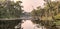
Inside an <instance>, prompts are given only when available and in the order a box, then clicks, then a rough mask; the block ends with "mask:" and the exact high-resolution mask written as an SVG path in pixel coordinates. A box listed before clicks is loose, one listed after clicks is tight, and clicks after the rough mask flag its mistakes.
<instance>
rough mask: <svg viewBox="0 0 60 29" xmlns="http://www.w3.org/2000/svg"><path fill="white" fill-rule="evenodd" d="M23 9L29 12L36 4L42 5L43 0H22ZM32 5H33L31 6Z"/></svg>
mask: <svg viewBox="0 0 60 29" xmlns="http://www.w3.org/2000/svg"><path fill="white" fill-rule="evenodd" d="M22 2H23V3H22V5H23V7H24V8H23V10H24V11H26V12H31V11H32V10H33V8H36V7H37V6H43V3H44V1H43V0H22ZM32 6H33V7H32Z"/></svg>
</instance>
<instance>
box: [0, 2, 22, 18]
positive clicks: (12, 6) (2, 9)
mask: <svg viewBox="0 0 60 29" xmlns="http://www.w3.org/2000/svg"><path fill="white" fill-rule="evenodd" d="M21 14H22V10H21V1H17V2H16V3H15V2H13V1H7V2H3V3H0V18H14V17H20V15H21Z"/></svg>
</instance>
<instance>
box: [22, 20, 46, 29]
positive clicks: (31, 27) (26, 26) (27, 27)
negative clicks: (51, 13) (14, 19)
mask: <svg viewBox="0 0 60 29" xmlns="http://www.w3.org/2000/svg"><path fill="white" fill-rule="evenodd" d="M23 22H24V23H22V28H23V29H42V27H44V26H40V28H38V27H36V25H37V24H33V23H32V22H31V21H30V20H26V21H23ZM43 29H45V28H43Z"/></svg>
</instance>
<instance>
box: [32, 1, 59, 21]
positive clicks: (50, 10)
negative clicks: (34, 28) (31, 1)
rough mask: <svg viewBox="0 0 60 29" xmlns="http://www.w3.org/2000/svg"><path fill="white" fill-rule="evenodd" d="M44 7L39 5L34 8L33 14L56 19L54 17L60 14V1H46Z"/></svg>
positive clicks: (42, 17)
mask: <svg viewBox="0 0 60 29" xmlns="http://www.w3.org/2000/svg"><path fill="white" fill-rule="evenodd" d="M45 2H46V3H45V4H44V8H42V7H40V6H38V7H37V9H33V11H32V12H31V14H32V16H33V17H35V16H38V17H39V18H40V19H44V20H46V19H48V20H51V19H54V17H55V16H56V15H58V14H60V1H50V2H48V1H45Z"/></svg>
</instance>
